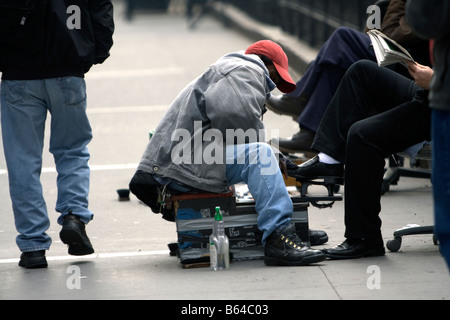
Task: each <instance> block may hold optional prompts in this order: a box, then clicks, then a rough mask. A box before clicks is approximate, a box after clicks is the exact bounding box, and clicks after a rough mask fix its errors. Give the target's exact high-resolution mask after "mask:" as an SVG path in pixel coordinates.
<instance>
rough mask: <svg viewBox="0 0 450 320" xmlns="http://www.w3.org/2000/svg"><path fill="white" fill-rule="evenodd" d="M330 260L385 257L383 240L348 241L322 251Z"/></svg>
mask: <svg viewBox="0 0 450 320" xmlns="http://www.w3.org/2000/svg"><path fill="white" fill-rule="evenodd" d="M322 252H323V253H324V254H325V255H326V256H327V258H329V259H336V260H337V259H356V258H362V257H376V256H383V255H384V254H385V253H386V251H385V250H384V244H383V240H371V239H370V240H369V239H347V240H345V241H344V242H343V243H341V244H340V245H338V246H337V247H334V248H328V249H322Z"/></svg>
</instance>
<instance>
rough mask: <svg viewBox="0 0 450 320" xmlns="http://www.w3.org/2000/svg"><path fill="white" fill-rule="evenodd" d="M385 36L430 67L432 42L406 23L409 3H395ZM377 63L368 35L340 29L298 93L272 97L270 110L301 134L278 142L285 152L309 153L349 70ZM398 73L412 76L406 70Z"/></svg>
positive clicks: (396, 67)
mask: <svg viewBox="0 0 450 320" xmlns="http://www.w3.org/2000/svg"><path fill="white" fill-rule="evenodd" d="M381 32H383V33H384V34H386V35H387V36H389V37H390V38H391V39H393V40H395V41H397V42H398V43H399V44H401V45H402V46H403V47H405V48H406V49H407V50H408V51H409V52H410V53H411V55H412V56H413V57H414V59H415V60H416V61H418V62H419V63H421V64H423V65H430V59H429V54H428V41H426V40H423V39H421V38H419V37H418V36H416V35H415V34H414V33H413V32H412V31H411V29H410V28H409V26H408V25H407V24H406V22H405V1H404V0H391V1H390V3H389V6H388V8H387V10H386V14H385V16H384V18H383V21H382V24H381ZM363 59H365V60H371V61H376V58H375V52H374V50H373V47H372V42H371V40H370V38H369V36H368V35H367V34H366V33H365V32H360V31H358V30H354V29H351V28H348V27H340V28H338V29H336V31H335V32H334V33H333V34H332V35H331V36H330V38H329V39H328V40H327V41H326V42H325V43H324V45H323V46H322V48H321V49H320V51H319V53H318V54H317V57H316V59H315V60H314V61H313V62H312V63H311V65H310V66H309V67H308V69H307V70H306V72H305V74H304V75H303V77H302V78H301V79H300V80H299V81H298V82H297V88H296V89H295V91H293V92H291V93H288V94H285V95H282V96H274V95H273V96H271V97H270V98H269V100H268V102H267V108H268V109H269V110H272V111H274V112H276V113H280V114H286V115H291V116H293V117H294V118H295V119H296V121H297V122H298V124H299V127H300V130H299V131H298V132H297V133H296V134H294V135H293V136H292V138H288V139H278V141H277V143H278V145H279V149H280V150H281V151H282V152H287V153H291V152H302V151H309V150H310V148H311V143H312V141H313V139H314V136H315V133H316V131H317V129H318V127H319V124H320V121H321V120H322V117H323V115H324V113H325V111H326V109H327V107H328V105H329V104H330V101H331V99H332V98H333V96H334V93H335V92H336V90H337V88H338V86H339V84H340V82H341V80H342V77H343V76H344V74H345V72H346V71H347V70H348V68H349V67H350V66H351V65H352V64H353V63H355V62H356V61H359V60H363ZM390 68H393V69H394V70H395V71H396V72H399V73H400V74H403V75H408V72H407V71H406V69H405V68H403V66H400V65H398V64H397V65H394V66H392V67H390Z"/></svg>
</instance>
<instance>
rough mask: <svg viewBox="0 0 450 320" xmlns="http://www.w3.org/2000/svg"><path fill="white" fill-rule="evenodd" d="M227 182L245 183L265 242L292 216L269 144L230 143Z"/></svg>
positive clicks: (180, 188)
mask: <svg viewBox="0 0 450 320" xmlns="http://www.w3.org/2000/svg"><path fill="white" fill-rule="evenodd" d="M226 176H227V180H228V185H230V186H231V185H234V184H237V183H241V182H244V183H246V184H247V186H248V189H249V191H250V193H251V194H252V196H253V198H254V199H255V210H256V212H257V213H258V220H257V224H258V228H259V230H261V231H262V232H263V237H262V243H263V244H265V242H266V239H267V237H268V236H269V235H270V234H271V233H272V232H274V231H275V230H277V229H280V230H282V229H284V228H285V227H287V226H288V225H289V223H290V222H291V218H292V212H293V204H292V200H291V198H290V196H289V193H288V192H287V189H286V185H285V183H284V180H283V176H282V174H281V171H280V169H279V166H278V160H277V159H276V157H275V155H274V153H273V151H272V149H271V148H270V146H269V145H268V144H266V143H251V144H241V145H230V146H227V148H226ZM169 187H170V188H173V189H175V190H178V191H181V192H188V191H189V189H187V188H186V187H181V186H180V185H179V184H178V183H177V182H176V181H173V182H172V183H170V184H169Z"/></svg>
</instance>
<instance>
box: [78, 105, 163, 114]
mask: <svg viewBox="0 0 450 320" xmlns="http://www.w3.org/2000/svg"><path fill="white" fill-rule="evenodd" d="M167 109H169V105H155V106H119V107H106V108H91V109H89V107H88V108H87V113H88V114H110V113H131V112H164V111H166V110H167Z"/></svg>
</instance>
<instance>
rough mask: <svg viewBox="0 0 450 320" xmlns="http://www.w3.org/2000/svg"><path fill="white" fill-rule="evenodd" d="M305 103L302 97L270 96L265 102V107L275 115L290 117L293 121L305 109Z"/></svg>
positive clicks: (305, 100)
mask: <svg viewBox="0 0 450 320" xmlns="http://www.w3.org/2000/svg"><path fill="white" fill-rule="evenodd" d="M307 101H308V100H307V99H305V98H304V97H303V96H300V97H293V96H288V95H282V96H274V95H271V96H270V97H269V99H268V100H267V103H266V107H267V109H269V110H270V111H273V112H275V113H276V114H281V115H286V116H291V117H292V118H293V119H294V121H295V120H297V118H298V116H299V115H300V114H301V113H302V111H303V110H304V109H305V106H306V103H307Z"/></svg>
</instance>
